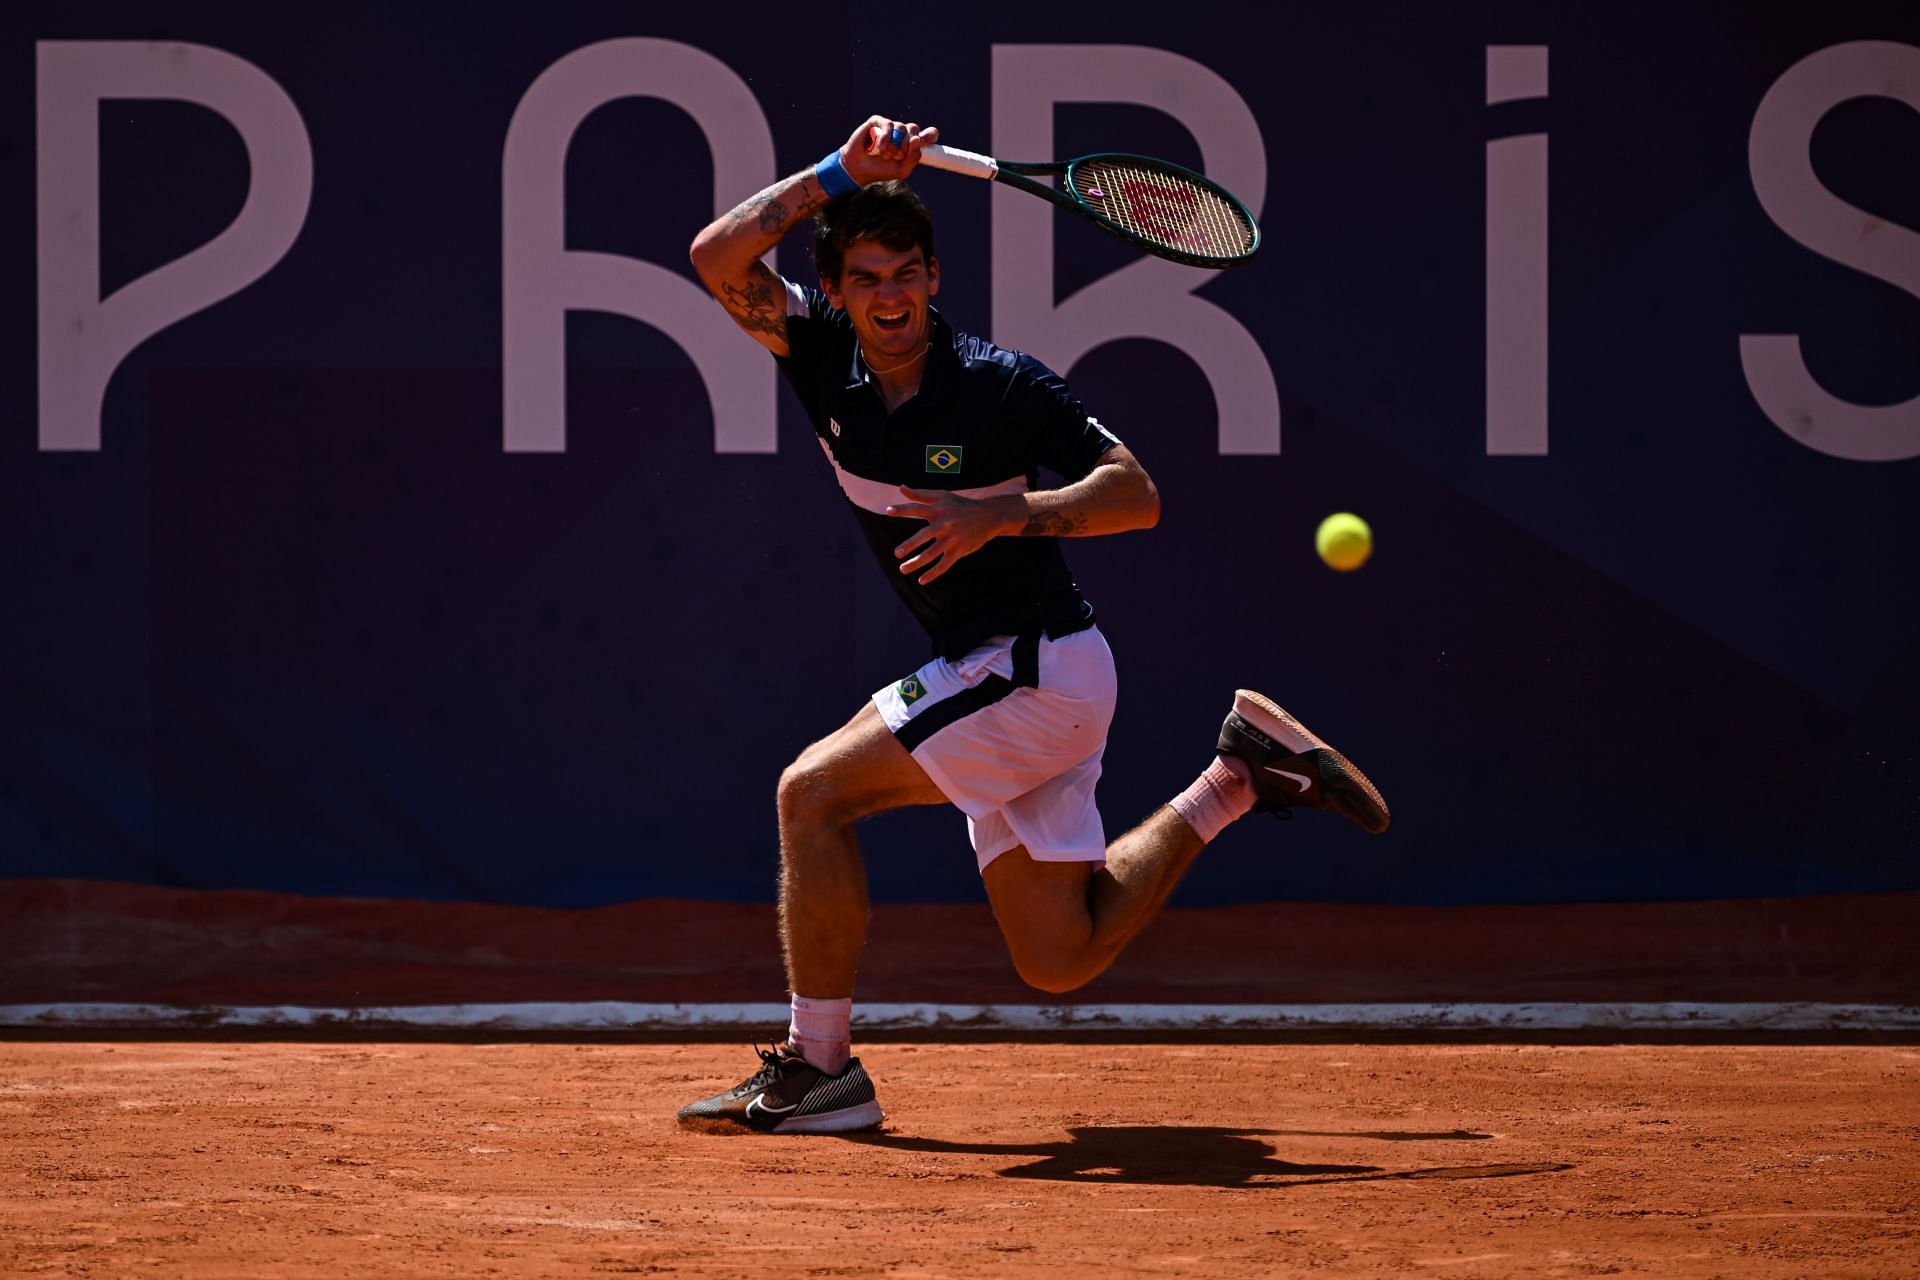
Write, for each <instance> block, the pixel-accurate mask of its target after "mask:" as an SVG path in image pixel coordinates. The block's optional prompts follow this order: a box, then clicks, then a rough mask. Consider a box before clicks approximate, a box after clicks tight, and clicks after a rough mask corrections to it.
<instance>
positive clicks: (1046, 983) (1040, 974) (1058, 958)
mask: <svg viewBox="0 0 1920 1280" xmlns="http://www.w3.org/2000/svg"><path fill="white" fill-rule="evenodd" d="M1013 967H1014V970H1015V971H1016V972H1018V973H1019V975H1020V981H1022V982H1024V983H1026V984H1027V985H1028V986H1030V987H1032V988H1034V989H1035V990H1037V991H1044V992H1046V993H1047V994H1049V995H1064V994H1066V993H1067V992H1069V991H1077V990H1079V989H1080V988H1081V987H1084V986H1086V985H1087V984H1088V983H1089V982H1091V981H1093V979H1094V977H1095V976H1096V975H1097V974H1098V973H1099V972H1100V970H1099V969H1098V968H1097V967H1094V966H1092V965H1089V964H1088V962H1087V959H1086V957H1084V956H1082V955H1077V954H1069V953H1067V952H1064V951H1052V950H1029V951H1027V952H1025V953H1021V952H1015V953H1014V957H1013Z"/></svg>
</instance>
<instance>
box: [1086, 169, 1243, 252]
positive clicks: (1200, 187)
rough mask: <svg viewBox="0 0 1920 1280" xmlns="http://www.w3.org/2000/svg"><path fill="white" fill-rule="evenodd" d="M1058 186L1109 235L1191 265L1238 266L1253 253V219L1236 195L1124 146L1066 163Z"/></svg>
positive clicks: (1198, 175) (1202, 176)
mask: <svg viewBox="0 0 1920 1280" xmlns="http://www.w3.org/2000/svg"><path fill="white" fill-rule="evenodd" d="M1061 190H1062V191H1064V192H1065V193H1066V194H1067V195H1069V196H1070V197H1072V199H1073V202H1074V204H1075V205H1076V206H1077V207H1078V208H1079V209H1080V211H1081V212H1083V213H1084V214H1085V215H1086V216H1088V217H1090V218H1092V219H1093V220H1094V221H1095V222H1098V223H1099V224H1100V225H1101V226H1103V227H1105V228H1106V229H1107V230H1108V231H1110V232H1112V233H1113V234H1114V235H1117V236H1119V237H1120V238H1121V239H1123V240H1127V241H1130V242H1132V243H1133V244H1136V245H1138V246H1139V247H1140V248H1142V249H1145V250H1146V251H1147V252H1148V253H1152V254H1157V255H1158V256H1160V257H1162V258H1170V259H1172V260H1173V261H1175V262H1182V263H1185V264H1186V265H1188V266H1190V267H1211V268H1213V269H1215V270H1223V269H1225V268H1228V267H1238V266H1242V265H1244V264H1246V263H1248V262H1251V261H1252V260H1253V256H1254V255H1255V254H1256V253H1258V252H1260V224H1259V223H1258V222H1256V221H1254V217H1253V212H1252V211H1251V210H1250V209H1248V208H1247V206H1246V205H1245V204H1244V203H1243V202H1242V201H1241V200H1240V198H1239V197H1238V196H1236V195H1234V194H1233V193H1232V192H1231V191H1228V190H1227V189H1226V188H1225V187H1223V186H1221V185H1220V184H1219V183H1217V182H1215V181H1213V180H1212V179H1211V178H1208V177H1206V176H1205V175H1203V174H1198V173H1195V172H1193V170H1191V169H1185V168H1182V167H1181V166H1179V165H1177V164H1174V163H1172V162H1171V161H1167V160H1159V159H1155V158H1154V157H1153V156H1141V155H1133V154H1130V153H1128V152H1124V151H1103V152H1098V153H1095V154H1093V155H1085V156H1080V157H1077V158H1076V159H1073V160H1069V161H1068V162H1067V171H1066V176H1065V178H1064V180H1063V181H1062V183H1061Z"/></svg>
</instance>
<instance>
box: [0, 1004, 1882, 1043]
mask: <svg viewBox="0 0 1920 1280" xmlns="http://www.w3.org/2000/svg"><path fill="white" fill-rule="evenodd" d="M787 1016H788V1009H787V1006H786V1005H784V1004H775V1003H771V1002H769V1003H764V1004H762V1003H739V1004H724V1003H713V1004H645V1003H628V1002H622V1001H583V1002H568V1003H562V1002H548V1003H541V1002H528V1003H514V1004H431V1005H427V1004H422V1005H381V1006H360V1007H334V1008H321V1007H307V1006H302V1005H237V1006H226V1005H181V1004H137V1003H126V1004H107V1003H101V1004H83V1003H62V1004H17V1005H0V1028H20V1029H31V1030H36V1031H48V1030H67V1031H73V1032H79V1033H85V1032H88V1031H100V1030H117V1029H142V1028H145V1029H151V1030H156V1031H159V1030H169V1029H177V1030H199V1031H209V1030H219V1029H231V1030H241V1029H256V1030H262V1031H268V1030H276V1029H277V1030H284V1031H295V1030H300V1029H311V1030H320V1029H326V1030H334V1031H339V1030H346V1029H351V1028H363V1029H365V1030H367V1031H369V1032H376V1031H380V1030H383V1029H394V1030H402V1029H412V1030H441V1031H461V1032H513V1031H524V1032H535V1033H551V1032H623V1033H661V1032H684V1033H698V1034H701V1035H708V1034H713V1033H720V1032H728V1031H737V1032H738V1033H739V1034H740V1035H742V1036H745V1037H748V1038H751V1037H753V1036H755V1035H765V1034H766V1032H767V1029H768V1028H769V1027H780V1026H784V1025H785V1024H786V1021H787ZM854 1029H855V1031H856V1033H858V1034H873V1033H880V1034H886V1035H889V1036H894V1035H901V1034H903V1033H905V1034H911V1033H923V1034H925V1035H926V1037H927V1038H929V1039H937V1038H939V1037H940V1036H942V1035H943V1034H947V1033H954V1034H961V1035H966V1036H968V1037H977V1036H981V1035H983V1034H986V1035H991V1034H993V1033H996V1032H999V1033H1007V1034H1013V1035H1021V1036H1031V1035H1034V1034H1046V1035H1059V1036H1067V1037H1071V1036H1075V1035H1093V1036H1110V1035H1113V1034H1115V1033H1122V1034H1124V1033H1131V1032H1144V1033H1155V1032H1159V1033H1165V1032H1178V1033H1187V1034H1193V1035H1201V1036H1204V1035H1207V1034H1210V1033H1213V1034H1244V1033H1255V1034H1277V1035H1285V1034H1290V1033H1309V1034H1313V1033H1325V1034H1334V1033H1350V1034H1354V1035H1359V1036H1366V1035H1383V1034H1384V1035H1423V1034H1438V1035H1447V1036H1452V1035H1460V1034H1469V1035H1470V1034H1487V1035H1493V1036H1502V1035H1513V1034H1523V1035H1524V1034H1535V1033H1555V1032H1579V1033H1595V1032H1598V1033H1617V1034H1620V1035H1626V1036H1632V1035H1638V1034H1668V1033H1687V1032H1709V1033H1711V1032H1724V1033H1732V1034H1766V1033H1776V1032H1788V1033H1805V1032H1819V1033H1860V1032H1872V1033H1893V1034H1915V1033H1920V1005H1891V1004H1829V1003H1817V1002H1804V1001H1803V1002H1740V1003H1729V1002H1717V1003H1708V1002H1702V1003H1693V1002H1685V1001H1668V1002H1659V1003H1648V1002H1621V1003H1607V1002H1597V1001H1582V1002H1530V1003H1519V1004H1490V1003H1458V1004H1437V1003H1425V1004H1291V1005H1279V1004H1108V1005H1100V1004H1077V1005H1040V1004H1032V1005H1021V1004H1000V1005H973V1004H912V1003H884V1002H876V1003H872V1004H863V1005H858V1006H856V1007H855V1010H854Z"/></svg>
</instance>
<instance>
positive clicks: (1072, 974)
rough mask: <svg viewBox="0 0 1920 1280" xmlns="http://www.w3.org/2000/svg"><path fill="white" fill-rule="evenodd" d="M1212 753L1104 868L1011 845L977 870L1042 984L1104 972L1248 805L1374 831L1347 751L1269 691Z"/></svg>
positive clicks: (1247, 706)
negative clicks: (1318, 812)
mask: <svg viewBox="0 0 1920 1280" xmlns="http://www.w3.org/2000/svg"><path fill="white" fill-rule="evenodd" d="M1215 751H1216V756H1215V759H1214V761H1213V763H1212V764H1210V765H1209V766H1207V769H1206V771H1205V772H1203V773H1202V774H1201V775H1200V776H1199V777H1198V778H1196V779H1195V780H1194V782H1193V785H1192V786H1190V787H1188V788H1187V790H1185V791H1184V792H1182V793H1181V794H1180V795H1178V796H1176V797H1174V799H1173V801H1172V803H1171V804H1169V805H1166V806H1164V807H1162V808H1160V809H1157V810H1155V811H1154V813H1153V814H1152V815H1151V816H1150V817H1148V818H1147V820H1146V821H1145V822H1143V823H1141V824H1140V825H1139V826H1138V827H1135V828H1134V829H1133V830H1132V831H1129V832H1128V833H1127V834H1126V835H1124V836H1121V837H1120V838H1119V839H1118V840H1116V841H1114V842H1113V843H1112V844H1111V845H1109V846H1107V861H1106V865H1105V866H1103V867H1095V866H1094V865H1093V864H1092V863H1085V862H1080V863H1073V862H1036V861H1034V860H1033V858H1032V857H1031V856H1029V854H1028V852H1027V850H1026V849H1025V848H1022V847H1016V848H1013V849H1010V850H1008V851H1007V852H1006V853H1003V854H1001V855H1000V856H999V857H998V858H995V859H994V860H993V861H992V862H990V863H988V864H987V867H986V869H985V871H984V872H982V878H983V879H984V880H985V881H986V886H987V897H988V899H989V901H991V902H992V903H993V912H994V917H995V918H996V919H997V920H998V921H999V922H1000V931H1001V933H1002V934H1003V935H1004V936H1005V938H1006V940H1007V949H1008V951H1009V952H1010V953H1011V954H1012V956H1013V961H1014V967H1015V968H1017V969H1018V970H1019V971H1020V976H1021V977H1022V978H1023V979H1025V980H1026V981H1027V982H1028V983H1029V984H1030V985H1032V986H1035V987H1038V988H1040V989H1041V990H1043V991H1056V992H1057V991H1071V990H1073V989H1074V988H1076V987H1079V986H1083V985H1085V984H1086V983H1088V982H1090V981H1092V980H1093V979H1094V978H1096V977H1098V976H1099V975H1100V974H1101V973H1102V972H1104V971H1105V970H1106V968H1107V966H1108V965H1110V964H1112V963H1113V961H1114V959H1115V958H1116V957H1117V956H1118V955H1119V954H1120V952H1121V950H1122V949H1123V948H1125V946H1126V945H1127V943H1128V942H1130V941H1132V940H1133V938H1134V936H1135V935H1136V934H1138V933H1139V932H1140V931H1141V930H1142V929H1144V928H1145V927H1146V926H1147V923H1148V922H1149V921H1151V920H1152V919H1153V918H1154V916H1155V915H1156V914H1157V913H1158V912H1159V910H1160V908H1161V906H1162V905H1163V904H1164V903H1165V902H1166V900H1167V897H1168V895H1169V894H1171V893H1172V892H1173V888H1174V886H1175V885H1177V884H1178V883H1179V882H1180V877H1181V876H1182V875H1184V874H1185V873H1186V870H1187V868H1188V867H1189V866H1190V865H1192V863H1193V860H1194V858H1195V857H1197V856H1199V853H1200V851H1201V850H1202V849H1204V848H1205V847H1206V846H1207V845H1208V843H1210V842H1211V841H1212V840H1213V839H1214V837H1215V836H1217V835H1219V834H1220V832H1221V831H1222V830H1224V829H1225V828H1226V827H1227V826H1228V825H1229V824H1231V823H1232V822H1234V821H1235V820H1237V819H1238V818H1240V817H1242V816H1244V815H1245V814H1248V813H1258V812H1268V811H1275V810H1290V809H1292V808H1295V807H1296V806H1297V807H1304V808H1314V809H1327V810H1329V811H1331V812H1334V813H1338V814H1339V815H1340V816H1342V817H1344V818H1346V819H1347V820H1348V821H1350V822H1352V823H1353V824H1354V825H1356V826H1358V827H1360V828H1362V829H1363V830H1366V831H1372V832H1375V833H1378V832H1381V831H1385V830H1386V828H1387V823H1388V821H1389V817H1388V813H1387V806H1386V803H1385V802H1384V801H1383V800H1381V798H1380V793H1379V791H1377V790H1376V789H1375V788H1374V785H1373V783H1372V782H1370V781H1368V779H1367V777H1366V775H1365V774H1363V773H1361V772H1360V770H1359V769H1357V768H1355V767H1354V765H1353V763H1352V762H1351V761H1349V760H1348V759H1347V758H1346V757H1345V756H1343V755H1341V754H1340V753H1339V752H1338V751H1335V750H1334V749H1333V748H1332V747H1329V746H1328V745H1327V744H1326V743H1325V742H1324V741H1323V740H1321V739H1320V738H1318V737H1316V736H1314V734H1312V733H1311V732H1309V731H1308V730H1307V729H1306V728H1305V727H1304V726H1302V725H1301V724H1300V722H1299V721H1297V720H1295V719H1294V718H1293V717H1292V716H1291V715H1289V714H1287V712H1286V711H1284V710H1283V709H1281V707H1280V706H1279V705H1278V704H1276V703H1274V702H1273V701H1272V700H1271V699H1269V698H1266V697H1264V696H1262V695H1261V694H1258V693H1255V692H1253V691H1252V690H1250V689H1242V690H1240V691H1239V692H1237V693H1236V694H1235V695H1234V700H1233V710H1232V711H1231V712H1230V713H1229V714H1228V716H1227V720H1226V723H1225V724H1224V725H1223V726H1222V727H1221V730H1220V739H1219V742H1218V743H1217V745H1216V748H1215Z"/></svg>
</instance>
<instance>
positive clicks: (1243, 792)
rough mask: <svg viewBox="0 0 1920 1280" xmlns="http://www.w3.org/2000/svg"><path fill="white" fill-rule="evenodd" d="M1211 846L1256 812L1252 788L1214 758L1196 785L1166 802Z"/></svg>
mask: <svg viewBox="0 0 1920 1280" xmlns="http://www.w3.org/2000/svg"><path fill="white" fill-rule="evenodd" d="M1167 803H1168V804H1169V805H1171V806H1172V808H1173V811H1174V812H1175V813H1177V814H1179V815H1180V816H1181V818H1182V819H1184V820H1185V821H1186V824H1187V825H1188V826H1190V827H1192V828H1193V830H1194V834H1195V835H1197V836H1199V837H1200V838H1201V839H1202V840H1204V841H1206V842H1207V843H1208V844H1212V843H1213V841H1214V838H1215V837H1216V836H1218V835H1219V834H1220V833H1221V832H1222V831H1225V830H1226V829H1227V828H1228V827H1229V826H1231V825H1232V824H1233V823H1234V822H1235V821H1237V820H1238V819H1240V818H1242V817H1244V816H1245V815H1246V814H1247V812H1248V811H1249V810H1251V809H1252V808H1253V787H1252V785H1251V784H1249V783H1248V782H1247V780H1246V779H1245V778H1242V777H1241V776H1240V775H1239V774H1237V773H1235V772H1234V771H1233V770H1232V769H1229V768H1228V767H1227V765H1226V762H1225V761H1224V760H1222V759H1220V757H1218V756H1215V757H1214V758H1213V763H1212V764H1210V765H1208V766H1207V768H1206V772H1204V773H1202V774H1201V775H1200V776H1199V777H1197V778H1195V779H1194V780H1193V785H1192V786H1190V787H1188V788H1187V789H1186V790H1185V791H1182V792H1181V793H1180V794H1179V795H1177V796H1175V797H1174V798H1173V799H1172V800H1169V801H1168V802H1167Z"/></svg>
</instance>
